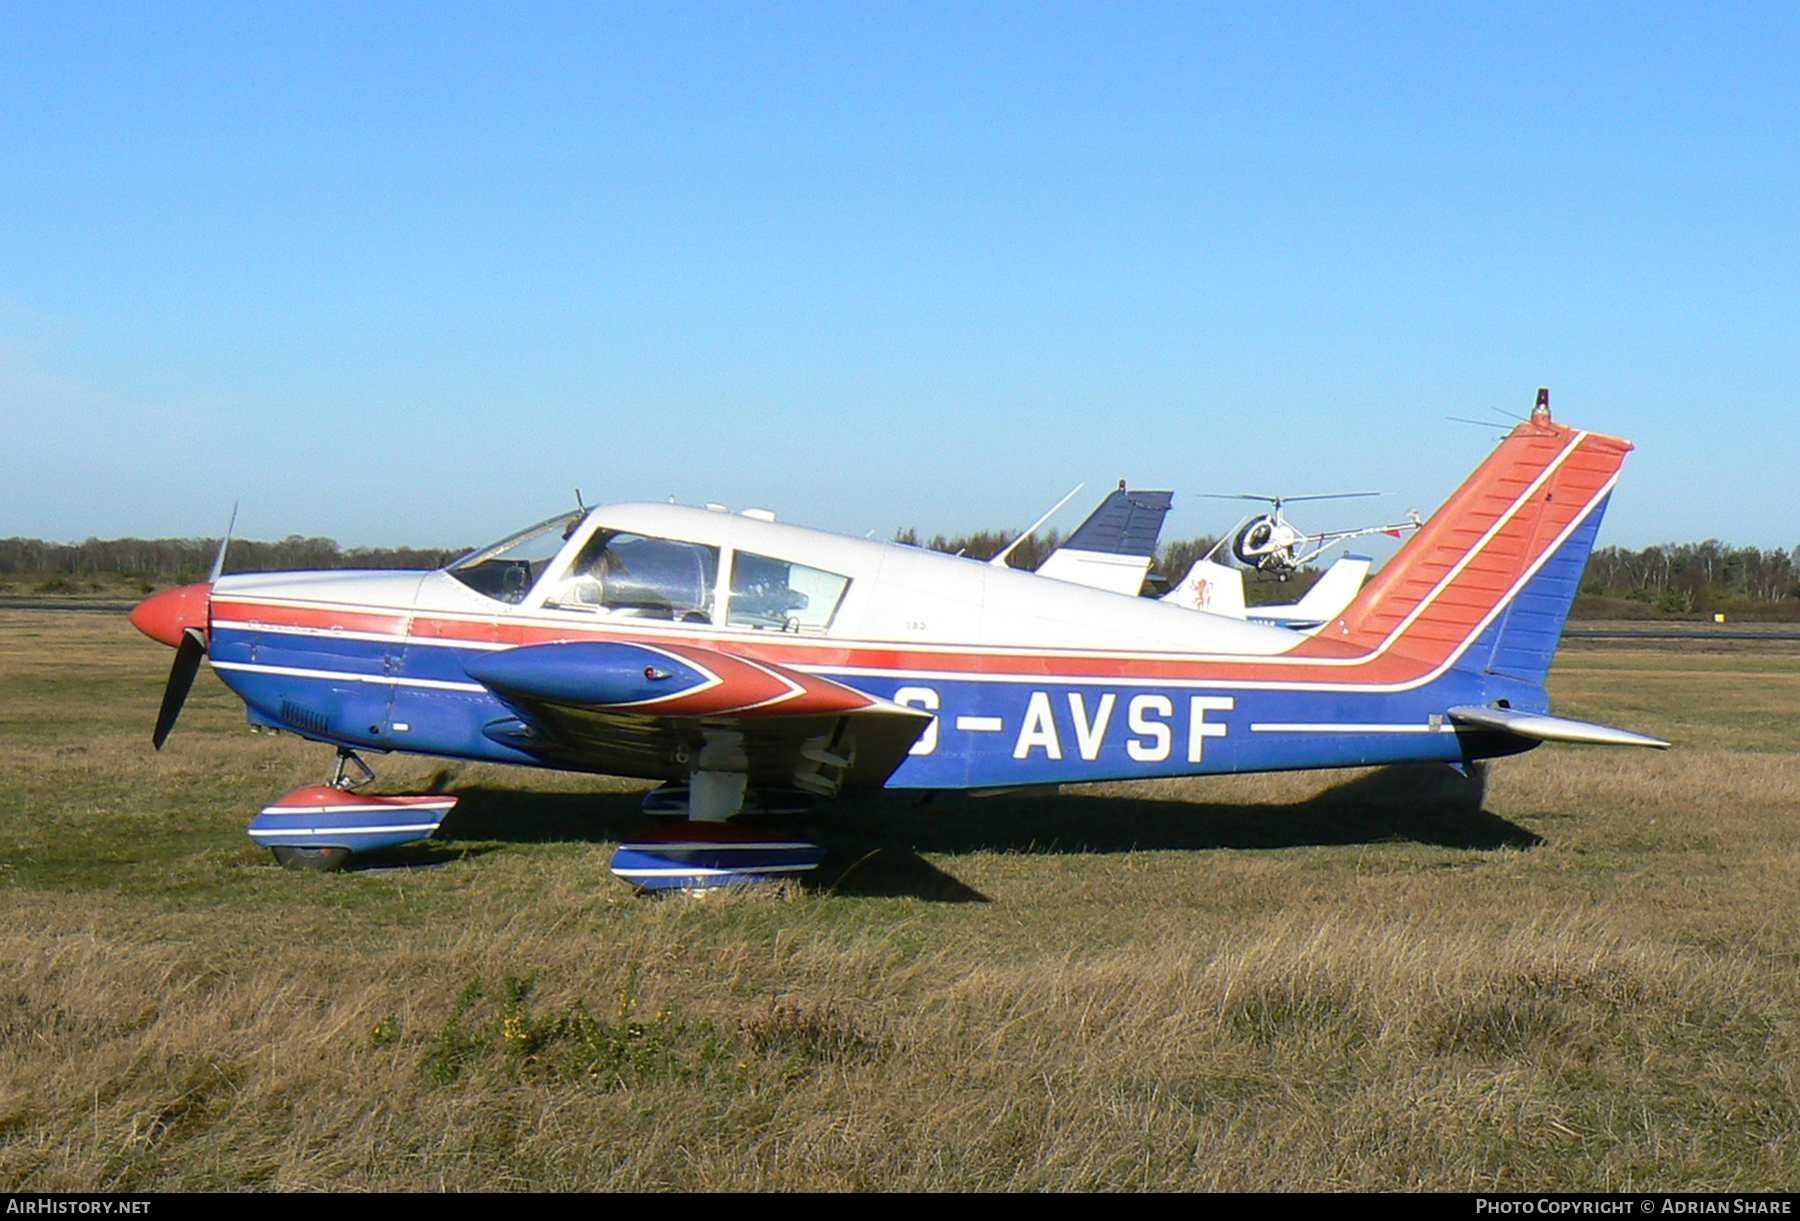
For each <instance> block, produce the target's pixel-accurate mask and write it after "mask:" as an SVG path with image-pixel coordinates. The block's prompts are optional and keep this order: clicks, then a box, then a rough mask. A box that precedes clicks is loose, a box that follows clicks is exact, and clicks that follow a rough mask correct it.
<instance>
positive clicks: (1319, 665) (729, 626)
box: [208, 497, 1603, 788]
mask: <svg viewBox="0 0 1800 1221" xmlns="http://www.w3.org/2000/svg"><path fill="white" fill-rule="evenodd" d="M1602 499H1603V497H1602V498H1596V500H1595V502H1594V503H1593V504H1591V505H1589V506H1588V509H1589V511H1588V512H1587V513H1585V514H1584V515H1583V516H1582V517H1581V518H1580V519H1579V520H1578V521H1575V522H1572V523H1571V524H1570V529H1569V532H1568V535H1567V537H1566V538H1565V541H1566V542H1569V543H1571V544H1572V543H1574V542H1576V541H1580V543H1581V546H1580V548H1579V550H1580V555H1581V557H1585V554H1586V543H1587V542H1589V541H1591V537H1592V531H1593V529H1594V528H1597V526H1598V521H1599V512H1598V508H1599V505H1600V501H1601V500H1602ZM1584 530H1585V531H1586V537H1585V538H1584V539H1581V540H1576V539H1575V538H1574V535H1575V534H1577V533H1579V532H1581V531H1584ZM602 544H604V547H602ZM533 547H535V550H532V548H533ZM601 550H607V551H609V553H610V554H609V555H608V556H607V557H606V560H607V564H606V566H605V570H604V571H601V570H600V568H595V569H593V570H591V571H587V570H583V569H582V564H583V557H584V556H592V555H597V554H599V552H600V551H601ZM488 552H490V553H492V554H488V553H475V555H474V556H471V557H465V560H464V561H461V562H459V565H452V566H451V567H450V568H447V569H444V570H439V571H435V572H403V573H402V572H331V573H303V574H265V575H244V576H231V577H224V578H221V579H220V580H219V581H218V582H217V583H216V584H215V586H214V588H213V590H212V595H211V606H210V624H209V636H210V642H209V648H208V655H209V659H210V661H211V663H212V665H213V667H214V669H215V670H216V672H217V673H218V675H219V677H220V678H221V679H223V680H224V681H225V683H226V684H227V685H228V686H229V687H231V688H232V690H234V691H235V692H236V693H237V694H238V695H240V696H241V697H242V698H243V699H244V700H245V702H246V704H247V705H248V707H249V716H250V719H251V720H252V722H253V723H256V724H259V725H263V726H268V727H273V728H279V729H284V730H290V731H294V732H298V733H301V734H304V735H305V736H308V737H311V738H314V739H317V740H320V741H325V742H330V743H334V744H337V745H341V746H348V747H352V748H357V749H373V750H399V751H408V752H414V753H421V754H428V755H441V756H450V757H457V758H466V759H477V760H488V761H493V762H503V763H512V764H521V765H527V766H532V765H536V766H556V767H568V766H571V765H570V764H569V763H568V762H567V761H566V760H561V761H546V760H545V759H544V758H542V757H541V756H539V755H535V754H532V753H527V752H525V751H522V750H519V749H516V748H515V747H513V746H510V745H507V744H505V743H504V742H502V741H499V740H497V739H496V738H495V737H494V736H492V735H490V734H489V733H487V732H484V728H485V727H487V726H490V725H492V724H494V723H496V722H499V721H501V720H503V719H505V718H507V717H508V716H509V715H510V710H509V709H508V708H507V707H506V706H505V705H504V704H503V703H502V702H501V701H500V700H499V699H498V698H497V697H496V696H495V695H494V694H493V693H492V692H491V691H489V690H488V689H487V688H485V687H484V686H483V685H482V684H481V683H479V682H476V681H474V680H473V679H472V678H471V677H470V675H469V673H468V672H467V669H466V667H467V665H468V664H469V663H470V662H471V661H472V660H474V659H476V658H478V657H481V656H484V655H487V654H490V653H492V652H494V651H497V650H504V649H510V648H514V647H518V646H521V645H530V644H543V643H553V642H572V641H586V640H629V641H636V642H641V643H647V644H652V645H654V644H659V643H663V644H669V643H672V644H681V643H689V644H698V645H702V646H704V647H706V648H709V649H713V650H717V651H719V652H722V653H729V654H733V655H736V656H739V657H743V658H748V659H751V660H757V661H764V662H770V663H775V664H777V665H780V666H784V667H787V668H789V669H792V670H797V671H802V672H805V673H809V674H816V675H820V676H823V677H826V678H829V679H832V680H834V681H836V682H839V683H842V684H844V685H846V686H848V687H851V688H853V689H855V690H857V691H860V692H864V693H866V694H868V695H871V696H876V697H879V698H881V699H884V700H888V701H892V702H893V703H896V704H900V705H903V706H908V707H912V708H916V709H920V710H922V711H926V712H929V713H931V714H933V718H934V719H933V720H932V721H931V722H930V723H929V724H928V725H927V726H926V727H925V728H924V729H923V731H922V732H921V734H920V736H919V738H918V740H917V741H916V742H914V744H913V746H912V749H911V752H910V753H909V754H908V755H907V757H906V758H905V760H904V761H903V762H902V763H901V765H900V766H899V768H898V769H897V770H896V771H895V772H894V773H893V774H892V776H891V777H890V778H888V779H887V781H886V783H887V784H888V785H890V786H892V787H911V788H980V787H998V786H1010V785H1021V784H1034V783H1057V782H1063V781H1077V780H1101V779H1117V778H1132V777H1149V776H1166V775H1184V774H1203V773H1213V772H1234V771H1261V770H1278V769H1290V768H1305V767H1335V766H1349V765H1356V764H1366V763H1378V762H1392V761H1429V760H1447V761H1460V760H1464V759H1468V758H1472V757H1477V756H1479V755H1482V754H1494V753H1506V752H1508V751H1511V750H1515V749H1518V748H1519V746H1518V744H1517V743H1506V742H1500V741H1497V740H1496V739H1494V738H1492V737H1491V736H1488V735H1482V734H1477V733H1470V732H1468V731H1467V730H1464V731H1461V732H1459V731H1458V730H1457V728H1456V727H1455V726H1453V725H1451V724H1449V723H1448V722H1447V721H1446V720H1445V718H1444V717H1443V716H1442V713H1443V710H1444V709H1445V708H1447V707H1450V706H1453V705H1456V704H1481V703H1488V702H1492V701H1496V700H1505V701H1507V702H1508V704H1509V705H1510V706H1513V707H1518V708H1522V709H1528V710H1540V709H1542V708H1545V707H1547V701H1546V700H1545V698H1544V696H1543V691H1542V687H1541V685H1540V684H1534V683H1528V682H1523V681H1520V680H1518V679H1514V678H1509V677H1507V676H1506V675H1504V674H1495V673H1490V672H1487V671H1484V670H1477V669H1473V668H1469V667H1466V666H1465V667H1460V668H1459V665H1458V662H1459V661H1460V660H1462V659H1464V658H1465V657H1467V656H1469V655H1471V654H1472V655H1475V656H1480V655H1482V653H1483V650H1484V648H1486V649H1488V650H1490V651H1491V649H1492V647H1493V645H1492V641H1491V640H1490V639H1488V637H1489V636H1491V634H1492V633H1494V632H1495V631H1496V630H1497V628H1496V619H1495V616H1494V615H1489V616H1488V617H1487V618H1486V619H1485V620H1475V621H1471V622H1469V623H1467V624H1466V625H1464V627H1462V628H1461V629H1459V630H1460V631H1461V634H1460V636H1458V637H1456V638H1454V639H1445V640H1443V641H1433V642H1428V644H1429V647H1421V645H1420V642H1419V641H1416V640H1408V639H1405V638H1404V635H1403V633H1400V632H1396V633H1395V634H1394V635H1393V638H1392V639H1391V640H1389V641H1388V642H1387V643H1386V644H1385V645H1376V646H1373V647H1371V646H1370V645H1369V644H1368V643H1366V642H1360V641H1358V642H1351V641H1347V640H1340V639H1335V638H1334V636H1333V633H1332V631H1331V630H1330V628H1329V627H1328V628H1327V629H1326V630H1325V631H1323V632H1321V633H1319V635H1317V636H1316V637H1312V638H1308V637H1307V636H1304V635H1302V634H1300V633H1297V632H1293V631H1288V630H1284V629H1282V628H1279V627H1272V626H1265V625H1261V624H1256V623H1249V622H1244V621H1242V620H1238V619H1233V618H1228V617H1223V616H1217V615H1211V614H1207V613H1205V612H1203V611H1196V610H1190V609H1186V608H1183V607H1179V606H1174V605H1167V604H1163V603H1160V602H1157V601H1154V600H1150V599H1143V598H1136V597H1129V596H1125V595H1120V594H1115V593H1108V592H1104V591H1100V590H1094V589H1087V588H1083V587H1080V586H1076V585H1070V584H1067V583H1065V582H1061V581H1056V580H1052V579H1049V578H1046V577H1040V576H1036V575H1033V574H1029V573H1023V572H1016V571H1013V570H1010V569H1004V568H996V567H992V566H990V565H987V564H984V563H981V562H978V561H974V560H968V559H962V558H958V557H954V556H946V555H940V554H937V553H933V552H929V551H925V550H921V549H918V548H914V547H907V546H900V545H895V544H888V543H879V542H872V541H869V540H864V539H855V538H849V537H845V536H841V535H835V534H829V533H825V532H822V531H816V530H810V529H803V528H799V527H794V526H789V525H785V524H781V523H777V522H772V521H766V520H760V519H757V518H752V517H745V516H741V515H735V514H726V513H720V512H713V511H709V510H705V509H694V508H686V507H681V506H674V505H660V504H625V505H615V506H607V507H602V508H599V509H595V510H593V511H591V512H587V513H585V514H581V515H571V517H569V518H566V519H559V520H557V521H556V522H555V523H553V524H552V527H551V530H550V534H549V535H547V536H545V537H544V538H543V539H542V540H541V541H539V542H537V543H535V544H530V543H528V544H521V545H519V546H517V547H515V548H514V549H513V550H511V551H507V550H504V549H502V550H499V551H496V550H495V549H488ZM540 552H542V553H546V554H543V555H539V554H538V553H540ZM528 553H529V555H530V557H531V558H519V559H509V558H508V557H509V556H512V555H514V554H517V555H520V556H525V555H527V554H528ZM484 555H487V558H485V559H483V558H482V557H483V556H484ZM1548 555H1549V552H1546V556H1547V557H1548ZM620 557H624V558H623V559H621V558H620ZM1535 572H1536V569H1535V568H1534V569H1533V573H1534V574H1535ZM1454 592H1455V591H1454V589H1452V588H1451V587H1450V586H1446V589H1445V596H1446V597H1449V596H1451V595H1453V594H1454ZM1496 612H1497V608H1496ZM1484 641H1485V642H1486V643H1485V644H1484ZM581 766H591V767H592V770H597V771H607V772H615V773H623V774H641V775H645V776H648V777H651V778H675V777H679V776H680V775H681V774H682V773H683V767H682V765H681V764H680V763H679V762H678V761H675V760H669V761H667V762H666V763H663V762H652V763H646V762H645V761H644V760H642V759H638V760H636V761H634V762H629V763H627V762H621V761H612V762H599V761H596V762H593V763H592V764H591V765H589V764H582V765H581Z"/></svg>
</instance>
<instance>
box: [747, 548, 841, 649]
mask: <svg viewBox="0 0 1800 1221" xmlns="http://www.w3.org/2000/svg"><path fill="white" fill-rule="evenodd" d="M849 587H850V578H849V577H845V576H839V575H838V574H837V573H835V572H825V571H824V570H822V569H818V568H809V567H807V566H806V565H805V564H796V563H793V562H792V561H790V560H778V559H775V558H773V557H772V556H766V555H756V554H753V553H751V552H748V551H738V552H734V553H733V554H732V559H731V601H730V602H729V603H728V604H727V609H726V622H727V623H730V624H731V625H733V626H734V627H754V628H762V629H764V630H767V631H776V632H823V631H824V630H825V629H826V628H828V627H830V626H831V620H832V618H833V617H834V616H835V615H836V614H837V609H838V604H839V603H841V602H842V601H843V600H844V591H845V590H846V589H848V588H849Z"/></svg>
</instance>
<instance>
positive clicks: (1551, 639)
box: [1457, 497, 1611, 685]
mask: <svg viewBox="0 0 1800 1221" xmlns="http://www.w3.org/2000/svg"><path fill="white" fill-rule="evenodd" d="M1610 499H1611V497H1607V498H1605V499H1602V500H1601V501H1600V503H1599V504H1597V505H1595V506H1594V510H1593V512H1591V513H1589V514H1588V516H1587V520H1586V521H1584V522H1582V523H1581V524H1580V525H1579V526H1577V527H1576V528H1575V531H1574V533H1572V534H1570V535H1569V537H1568V538H1567V539H1566V540H1565V541H1564V542H1563V545H1562V546H1561V547H1558V548H1557V549H1556V552H1555V554H1554V555H1552V556H1551V557H1550V558H1549V559H1548V560H1546V561H1545V562H1544V566H1543V567H1542V568H1540V569H1538V571H1537V575H1535V576H1533V577H1532V578H1531V580H1530V581H1528V582H1527V583H1526V585H1525V588H1524V589H1522V590H1520V591H1519V593H1518V595H1517V596H1516V597H1515V598H1514V599H1513V601H1512V604H1511V605H1510V606H1508V607H1507V608H1506V609H1505V610H1504V611H1502V612H1501V614H1500V617H1499V618H1498V619H1496V620H1494V622H1493V624H1492V626H1490V627H1489V628H1488V630H1487V631H1486V632H1484V633H1482V636H1481V639H1480V640H1478V641H1476V642H1475V646H1474V647H1473V648H1471V649H1470V650H1469V651H1468V653H1466V654H1465V655H1464V657H1463V660H1462V662H1461V663H1460V664H1459V665H1458V667H1457V668H1458V669H1462V670H1473V671H1476V672H1481V673H1487V674H1498V675H1503V676H1505V677H1507V678H1517V679H1521V680H1523V681H1525V682H1530V683H1537V684H1540V685H1541V684H1542V683H1543V682H1544V680H1545V679H1546V678H1547V677H1548V676H1549V674H1550V662H1551V660H1552V658H1554V657H1555V655H1556V646H1557V645H1559V644H1560V643H1562V629H1563V623H1564V622H1565V621H1566V620H1567V619H1568V617H1569V609H1570V607H1572V606H1573V605H1574V604H1575V595H1576V594H1577V593H1578V592H1579V591H1580V589H1581V576H1582V573H1583V572H1584V571H1585V570H1586V568H1587V561H1588V553H1589V552H1591V551H1592V550H1593V548H1594V538H1595V536H1596V535H1597V534H1599V532H1600V519H1601V518H1602V517H1604V516H1606V504H1607V500H1610Z"/></svg>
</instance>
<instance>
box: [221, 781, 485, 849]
mask: <svg viewBox="0 0 1800 1221" xmlns="http://www.w3.org/2000/svg"><path fill="white" fill-rule="evenodd" d="M455 805H456V798H455V797H451V796H445V795H442V794H433V795H429V796H388V795H382V794H374V795H372V794H366V793H352V792H350V791H348V790H346V789H341V788H336V787H333V786H332V785H328V784H320V785H313V786H311V787H309V788H303V789H295V790H294V791H293V792H291V793H289V794H287V795H286V796H285V797H281V798H279V799H277V800H276V801H274V802H272V803H270V804H269V805H266V806H264V807H263V808H262V811H261V812H260V813H258V814H257V816H256V817H255V818H254V819H252V820H251V822H250V838H251V839H253V840H255V841H256V842H257V843H259V844H261V845H263V846H264V847H266V848H303V849H325V848H338V849H343V850H344V852H345V853H346V854H351V853H361V852H373V851H376V850H377V849H381V848H393V847H397V846H398V845H400V844H407V843H411V842H412V841H414V840H420V839H428V838H430V836H431V834H432V833H433V832H435V831H436V830H437V829H438V825H439V824H440V823H442V822H443V821H444V816H445V815H446V814H448V813H449V812H450V811H451V809H452V808H454V807H455ZM276 855H277V858H278V859H279V858H280V857H281V856H282V854H281V853H277V854H276ZM283 863H284V864H286V863H288V862H287V861H285V860H284V861H283ZM338 863H340V864H341V863H342V861H341V860H340V861H339V862H338ZM312 867H314V868H316V867H317V866H316V865H315V866H312Z"/></svg>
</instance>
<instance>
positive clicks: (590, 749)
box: [467, 640, 931, 795]
mask: <svg viewBox="0 0 1800 1221" xmlns="http://www.w3.org/2000/svg"><path fill="white" fill-rule="evenodd" d="M467 670H468V673H469V676H470V677H471V678H473V679H475V681H476V682H479V683H481V684H482V685H483V686H484V687H486V688H488V689H489V690H490V691H492V692H493V693H494V694H495V696H497V697H498V698H499V699H500V701H501V702H502V703H504V704H505V705H506V706H507V707H508V708H509V709H511V710H512V711H513V712H514V713H515V714H516V716H515V717H512V718H501V719H499V720H496V721H494V722H491V723H490V724H488V725H486V726H484V727H483V732H484V733H485V734H487V736H488V737H490V738H492V739H493V740H495V741H497V742H500V743H502V744H503V745H506V746H509V747H512V748H513V749H515V750H521V751H524V752H526V753H528V754H532V755H536V756H538V757H539V758H541V759H544V760H545V761H547V762H550V763H553V764H560V765H563V766H567V767H571V768H575V769H579V770H589V771H614V770H619V771H627V772H631V773H634V774H654V773H656V772H657V771H658V770H663V771H665V772H666V773H667V774H668V775H669V776H670V777H680V776H685V775H686V774H687V773H688V771H689V770H690V769H691V768H695V767H698V768H705V769H707V770H716V771H728V772H743V773H745V774H747V775H748V776H749V778H750V783H751V784H752V785H755V786H769V787H792V788H800V789H805V790H807V791H809V792H814V793H820V794H826V795H829V794H832V793H835V792H836V791H837V789H838V787H839V786H841V785H842V784H844V783H846V782H848V781H852V780H854V781H855V782H856V783H859V784H870V785H880V784H881V783H882V782H883V781H885V780H886V779H887V778H888V776H889V775H891V774H892V773H893V771H894V769H895V768H897V767H899V766H900V763H901V761H902V760H904V759H905V757H906V752H907V750H908V749H909V748H910V747H911V746H912V744H913V742H914V741H916V740H917V739H918V736H919V735H920V734H921V733H922V732H924V730H925V727H926V726H927V725H928V724H930V722H931V714H930V713H928V712H923V711H920V710H918V709H914V708H905V707H901V706H900V705H898V704H894V703H892V702H890V701H888V700H884V699H881V698H879V697H876V696H871V695H865V694H863V693H862V692H860V691H854V690H852V689H851V688H849V687H846V686H844V685H842V684H841V683H836V682H833V681H831V680H830V679H826V678H820V677H819V676H817V675H812V674H805V673H802V672H800V671H797V670H792V669H788V668H787V667H784V666H778V665H774V664H772V663H769V662H762V661H750V660H749V659H747V658H743V657H738V656H736V655H734V654H731V653H727V652H724V651H722V650H719V649H714V648H708V647H706V646H703V645H699V644H687V643H682V644H656V645H651V644H644V643H639V642H637V641H624V640H598V641H594V640H590V641H581V642H570V643H560V644H538V645H527V646H525V647H522V648H517V649H508V650H506V651H504V652H498V653H490V654H488V655H486V656H484V657H481V658H479V659H477V660H476V661H473V662H471V663H469V665H468V667H467ZM627 763H629V764H630V765H631V766H624V765H625V764H627Z"/></svg>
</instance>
